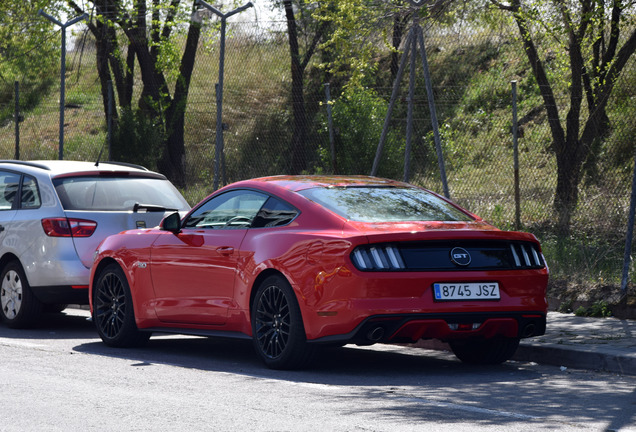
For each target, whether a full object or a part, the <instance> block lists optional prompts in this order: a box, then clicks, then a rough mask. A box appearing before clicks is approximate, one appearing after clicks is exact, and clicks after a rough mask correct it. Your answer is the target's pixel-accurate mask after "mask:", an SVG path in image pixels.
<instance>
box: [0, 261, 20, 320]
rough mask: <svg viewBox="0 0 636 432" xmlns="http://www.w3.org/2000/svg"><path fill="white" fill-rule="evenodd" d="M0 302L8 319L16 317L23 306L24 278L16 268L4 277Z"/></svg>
mask: <svg viewBox="0 0 636 432" xmlns="http://www.w3.org/2000/svg"><path fill="white" fill-rule="evenodd" d="M1 290H2V291H1V292H0V302H2V310H3V312H4V316H5V317H6V318H7V319H14V318H15V317H16V315H18V313H19V312H20V308H21V307H22V280H21V279H20V275H18V273H17V272H15V271H14V270H9V271H8V272H7V274H6V275H5V277H4V279H2V288H1Z"/></svg>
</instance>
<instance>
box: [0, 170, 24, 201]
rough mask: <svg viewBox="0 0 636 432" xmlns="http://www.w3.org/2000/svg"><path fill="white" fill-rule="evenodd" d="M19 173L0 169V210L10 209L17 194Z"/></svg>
mask: <svg viewBox="0 0 636 432" xmlns="http://www.w3.org/2000/svg"><path fill="white" fill-rule="evenodd" d="M19 185H20V175H19V174H16V173H11V172H6V171H0V210H11V209H12V208H13V203H14V201H15V198H16V196H17V194H18V186H19Z"/></svg>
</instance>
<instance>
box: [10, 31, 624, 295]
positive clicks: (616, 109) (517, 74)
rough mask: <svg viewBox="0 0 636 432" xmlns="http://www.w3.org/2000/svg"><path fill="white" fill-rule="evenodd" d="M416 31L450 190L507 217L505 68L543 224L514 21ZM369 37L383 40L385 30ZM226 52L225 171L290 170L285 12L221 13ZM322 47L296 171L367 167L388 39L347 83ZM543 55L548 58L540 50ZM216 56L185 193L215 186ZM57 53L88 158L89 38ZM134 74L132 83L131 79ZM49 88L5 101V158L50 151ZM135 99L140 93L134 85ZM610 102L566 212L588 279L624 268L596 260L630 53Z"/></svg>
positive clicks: (71, 149)
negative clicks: (493, 26)
mask: <svg viewBox="0 0 636 432" xmlns="http://www.w3.org/2000/svg"><path fill="white" fill-rule="evenodd" d="M425 40H426V49H427V52H428V60H429V65H430V70H431V76H432V82H433V89H434V96H435V102H436V107H437V117H438V120H439V128H440V133H441V138H442V148H443V152H444V160H445V164H446V172H447V176H448V184H449V188H450V195H451V198H452V199H453V200H454V201H456V202H458V203H459V204H460V205H462V206H464V207H466V208H468V209H469V210H471V211H473V212H475V213H476V214H479V215H480V216H482V217H484V218H485V219H486V220H488V221H490V222H492V223H494V224H495V225H497V226H499V227H501V228H512V227H513V225H514V220H515V200H514V170H513V139H512V116H513V111H512V110H513V107H512V85H511V82H512V81H517V82H518V100H519V102H518V127H519V140H518V141H519V165H520V192H521V194H520V207H521V222H522V227H523V228H524V229H528V230H532V231H535V232H538V233H539V235H540V236H541V235H543V236H544V237H545V238H547V237H549V236H550V235H552V234H551V233H553V231H551V230H550V227H553V226H554V221H553V200H554V192H555V187H556V171H557V170H556V161H555V156H554V152H553V151H552V148H551V134H550V129H549V126H548V121H547V118H546V113H545V110H544V109H543V107H542V100H541V98H540V96H539V94H538V90H537V88H536V82H535V81H534V79H533V78H532V74H531V71H530V68H529V66H528V65H527V59H526V57H525V55H524V53H523V51H522V47H521V46H520V44H519V42H518V41H517V40H516V33H515V29H514V28H512V27H511V28H505V29H501V30H500V31H498V32H493V31H485V30H483V29H463V30H449V29H448V28H444V29H441V28H435V27H433V28H427V29H426V30H425ZM378 46H379V49H380V51H382V44H381V43H379V44H378ZM225 56H226V57H225V86H224V101H223V122H224V124H225V125H224V145H225V151H224V154H223V158H222V162H223V164H222V167H223V170H222V173H221V176H220V178H221V179H222V183H223V184H227V183H229V182H233V181H237V180H241V179H246V178H251V177H257V176H265V175H277V174H288V173H289V172H290V169H291V155H290V153H291V152H290V143H291V140H292V133H293V128H294V121H293V120H294V112H293V110H292V100H291V98H292V96H291V72H290V57H289V46H288V41H287V35H286V27H285V23H284V22H277V23H263V22H261V23H252V22H231V23H228V39H227V46H226V53H225ZM319 57H320V53H318V54H317V55H316V59H315V61H314V62H313V63H310V67H308V69H307V70H306V73H305V76H304V88H305V91H304V101H305V108H306V124H305V128H306V130H307V132H308V133H307V140H306V141H305V142H304V143H303V146H304V147H303V149H304V151H305V158H304V159H305V160H306V161H307V164H306V167H305V172H307V173H308V174H320V173H334V172H335V173H338V174H369V173H370V172H371V168H372V164H373V159H374V157H375V152H376V148H377V145H378V142H379V138H380V133H381V131H382V124H383V122H384V118H385V115H386V109H387V105H388V101H389V99H390V95H391V89H392V83H393V81H392V75H391V72H390V54H389V53H388V50H386V49H385V50H384V54H383V55H382V56H381V57H382V58H381V59H379V61H378V66H377V71H375V72H374V73H373V74H372V76H371V77H369V79H368V85H367V87H366V88H364V89H356V90H352V89H348V88H346V86H345V85H344V84H345V81H344V80H343V79H342V78H341V77H340V76H338V75H331V74H329V73H327V72H326V71H324V70H323V69H321V68H319V67H317V65H318V63H319V62H320V58H319ZM547 58H548V60H547V61H548V62H549V61H550V60H549V58H550V57H549V53H548V56H547ZM218 59H219V47H218V37H215V36H214V35H211V36H209V37H208V38H207V39H205V40H203V41H202V43H201V44H200V48H199V53H198V55H197V60H196V64H195V68H194V75H193V78H192V84H191V87H190V95H189V98H188V104H187V112H186V118H185V121H186V124H185V145H186V167H187V168H186V169H187V186H186V188H185V190H184V194H185V196H186V198H187V199H188V200H189V201H190V202H191V204H194V203H195V202H196V201H198V200H199V199H201V198H203V197H204V196H205V195H207V194H208V193H210V192H212V184H213V183H212V180H213V176H214V158H215V154H214V153H215V128H216V102H215V83H216V82H217V80H218ZM67 64H68V66H67V68H68V73H67V77H66V109H65V142H64V158H65V159H76V160H97V158H98V157H99V155H100V152H102V153H103V154H104V156H102V160H105V159H107V157H106V156H105V155H107V154H108V133H107V127H106V125H107V122H106V119H105V115H104V105H103V101H102V98H101V89H100V85H99V80H98V79H97V75H96V72H95V50H94V47H93V46H92V45H91V44H90V43H79V41H78V42H77V43H76V44H75V49H74V50H72V51H69V54H68V55H67ZM415 79H416V86H415V98H414V100H413V102H414V134H413V143H412V154H411V167H410V173H411V174H410V178H409V180H410V181H411V182H412V183H416V184H419V185H422V186H425V187H427V188H429V189H432V190H434V191H436V192H438V193H440V194H441V193H442V190H443V189H442V183H441V181H440V177H439V166H438V161H437V156H436V153H435V146H434V142H433V133H432V128H431V120H430V112H429V109H428V102H427V94H426V90H425V85H424V77H423V74H422V70H421V63H420V64H419V65H418V69H417V73H416V78H415ZM402 81H403V82H402V83H401V91H400V96H399V99H398V101H397V104H396V108H395V111H394V112H393V115H392V116H391V121H390V125H391V129H390V132H389V135H388V138H387V144H386V147H385V151H384V153H383V155H382V159H381V162H380V167H379V173H378V175H380V176H386V177H391V178H396V179H402V177H403V172H404V141H405V138H404V137H405V130H406V112H407V93H408V91H407V89H408V73H406V74H405V77H404V79H403V80H402ZM327 83H329V84H330V91H331V95H332V98H333V100H332V101H331V102H329V103H330V104H331V107H332V111H333V130H332V132H333V137H334V141H333V143H332V142H330V134H329V132H330V131H329V122H328V118H327V103H328V102H327V100H326V92H325V84H327ZM136 86H139V87H135V91H136V92H138V93H139V92H140V91H141V87H140V80H139V79H138V80H136ZM557 90H558V89H557ZM58 91H59V90H58V88H57V87H55V86H53V87H52V88H51V89H50V93H48V94H47V95H43V96H42V100H41V102H40V103H39V104H38V105H37V107H36V108H34V109H30V110H24V111H21V112H20V115H21V116H23V121H21V122H20V123H19V137H18V136H17V134H16V125H15V121H14V118H13V117H12V116H11V115H6V116H5V118H3V119H2V123H1V124H0V126H1V127H0V157H1V158H6V159H11V158H14V157H16V155H19V158H20V159H23V160H29V159H30V160H33V159H57V157H58V132H59V131H58V127H59V124H58V122H59V93H58ZM559 95H560V96H559ZM557 97H558V98H559V99H558V102H559V104H560V107H559V108H560V109H561V112H562V113H563V117H565V112H566V109H567V107H568V103H569V102H568V96H567V93H566V91H565V88H563V89H561V92H559V91H557ZM137 99H138V95H137V97H136V98H133V100H137ZM115 105H116V101H115ZM14 106H15V98H13V99H12V100H7V101H5V102H3V105H0V112H4V113H11V112H13V110H14ZM585 114H586V113H585V112H583V113H582V118H583V119H584V118H585ZM608 115H609V118H610V123H611V130H610V133H609V134H608V136H607V137H605V138H604V139H603V140H602V141H600V142H599V143H598V148H595V149H593V152H592V156H593V157H590V158H589V160H588V161H586V164H585V169H584V173H583V176H582V177H583V178H582V181H581V184H580V196H579V205H578V208H577V210H576V212H575V215H574V219H573V227H574V229H573V230H572V232H573V234H571V237H573V238H574V240H575V241H576V244H577V245H582V246H581V247H578V246H577V247H575V249H576V250H575V251H574V252H571V253H570V252H567V253H566V255H567V254H568V253H570V254H572V253H573V254H575V255H576V254H582V257H579V258H578V259H579V260H583V262H584V263H586V264H584V265H585V266H586V267H587V269H586V271H589V272H591V273H594V272H597V273H598V274H596V275H592V276H591V277H592V278H593V279H594V280H595V281H596V282H599V281H601V280H603V278H604V277H605V278H609V279H612V280H616V279H617V278H620V273H617V267H615V266H612V265H610V266H609V269H605V267H603V266H604V265H605V264H601V261H603V262H605V261H607V260H610V261H612V260H614V261H615V258H616V257H619V259H620V260H621V261H622V249H621V248H622V247H623V245H624V232H625V227H626V223H627V211H628V206H629V196H630V185H631V174H632V169H633V160H634V158H633V155H634V143H635V142H636V130H635V129H636V128H634V120H633V119H634V118H635V117H636V60H635V59H634V58H632V59H631V60H630V62H629V63H628V65H627V67H626V68H625V70H624V72H623V74H622V76H621V78H620V80H619V82H618V83H617V85H616V89H615V91H614V94H613V96H612V99H611V101H610V103H609V105H608ZM18 143H19V144H18ZM18 146H19V147H18ZM334 150H335V154H334V153H332V151H334ZM128 162H135V161H128ZM599 233H601V234H599ZM590 236H592V237H593V239H592V237H590ZM542 240H544V239H543V238H542ZM592 243H593V244H592ZM555 247H559V246H555ZM561 252H563V251H561ZM554 253H555V254H557V253H560V252H559V251H554ZM564 259H567V257H565V258H564ZM615 264H616V263H615ZM620 265H621V264H620V262H619V263H618V267H620ZM599 266H601V267H602V268H601V267H599ZM563 276H564V277H566V278H567V275H565V274H563ZM599 283H601V282H599Z"/></svg>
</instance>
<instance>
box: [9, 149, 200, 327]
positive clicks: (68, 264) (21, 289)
mask: <svg viewBox="0 0 636 432" xmlns="http://www.w3.org/2000/svg"><path fill="white" fill-rule="evenodd" d="M189 209H190V206H189V205H188V203H187V202H186V200H185V199H184V198H183V197H182V196H181V194H180V193H179V191H178V190H177V189H176V188H175V187H174V186H173V185H172V183H170V181H168V180H167V179H166V177H164V176H163V175H161V174H158V173H156V172H152V171H148V170H147V169H145V168H143V167H140V166H135V165H130V164H123V163H121V164H120V163H116V162H108V163H93V162H77V161H32V162H23V161H15V160H5V161H0V281H1V282H0V305H1V306H2V316H1V318H2V320H3V321H4V322H5V323H6V324H7V325H8V326H9V327H13V328H20V327H27V326H30V325H32V324H33V323H34V322H36V321H37V319H38V317H39V316H40V314H41V313H42V312H44V311H61V310H63V309H64V308H65V307H66V306H67V304H87V303H88V280H89V274H90V268H91V265H92V263H93V254H94V252H95V249H96V248H97V246H98V245H99V243H100V242H101V241H102V240H103V239H104V238H106V237H107V236H109V235H111V234H116V233H118V232H120V231H124V230H127V229H134V228H146V227H147V228H152V227H154V226H157V225H158V224H159V222H160V221H161V219H162V218H163V216H164V214H165V212H166V211H170V212H172V211H175V210H176V211H179V212H182V213H185V212H187V211H188V210H189Z"/></svg>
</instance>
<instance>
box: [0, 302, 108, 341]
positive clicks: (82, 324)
mask: <svg viewBox="0 0 636 432" xmlns="http://www.w3.org/2000/svg"><path fill="white" fill-rule="evenodd" d="M0 337H4V338H9V339H28V340H34V339H40V340H44V339H94V338H96V337H97V332H96V331H95V326H94V325H93V323H92V322H91V321H89V314H88V311H78V310H73V309H66V310H65V311H62V312H56V313H43V314H42V315H41V316H40V318H39V319H38V320H37V321H36V322H35V323H34V324H33V325H32V326H31V327H29V328H24V329H12V328H9V327H7V326H6V325H4V324H3V323H0Z"/></svg>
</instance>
